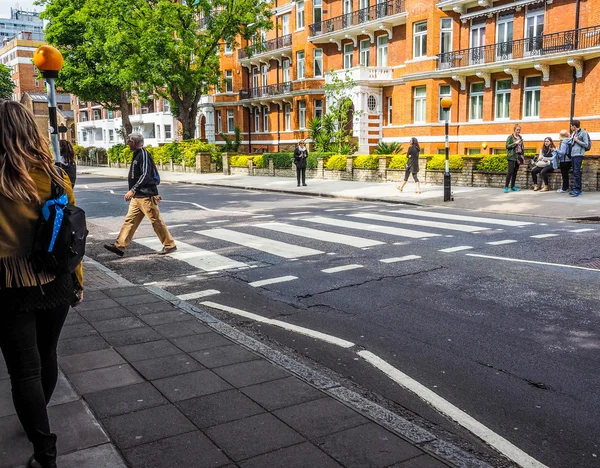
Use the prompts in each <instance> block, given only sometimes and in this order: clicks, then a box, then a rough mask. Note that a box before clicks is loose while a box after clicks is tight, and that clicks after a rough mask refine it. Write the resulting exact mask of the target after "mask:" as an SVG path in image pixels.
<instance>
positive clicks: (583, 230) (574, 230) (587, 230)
mask: <svg viewBox="0 0 600 468" xmlns="http://www.w3.org/2000/svg"><path fill="white" fill-rule="evenodd" d="M590 231H595V229H591V228H583V229H572V230H571V231H569V232H575V233H578V232H590ZM88 237H90V236H88Z"/></svg>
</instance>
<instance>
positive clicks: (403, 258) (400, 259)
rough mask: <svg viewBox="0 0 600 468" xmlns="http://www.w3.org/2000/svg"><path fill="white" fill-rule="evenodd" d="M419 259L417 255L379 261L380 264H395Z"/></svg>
mask: <svg viewBox="0 0 600 468" xmlns="http://www.w3.org/2000/svg"><path fill="white" fill-rule="evenodd" d="M419 258H421V257H419V256H418V255H406V256H404V257H392V258H382V259H381V260H379V261H380V262H382V263H396V262H406V261H408V260H417V259H419Z"/></svg>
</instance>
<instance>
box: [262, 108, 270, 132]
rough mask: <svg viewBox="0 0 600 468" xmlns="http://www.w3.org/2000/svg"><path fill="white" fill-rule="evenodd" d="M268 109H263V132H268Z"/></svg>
mask: <svg viewBox="0 0 600 468" xmlns="http://www.w3.org/2000/svg"><path fill="white" fill-rule="evenodd" d="M269 110H270V109H269V108H268V107H263V132H264V133H266V132H268V131H269Z"/></svg>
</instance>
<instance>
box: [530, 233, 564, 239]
mask: <svg viewBox="0 0 600 468" xmlns="http://www.w3.org/2000/svg"><path fill="white" fill-rule="evenodd" d="M556 236H558V234H538V235H536V236H529V237H532V238H533V239H546V238H548V237H556Z"/></svg>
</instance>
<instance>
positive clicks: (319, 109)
mask: <svg viewBox="0 0 600 468" xmlns="http://www.w3.org/2000/svg"><path fill="white" fill-rule="evenodd" d="M314 109H315V117H322V116H323V99H315V103H314Z"/></svg>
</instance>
